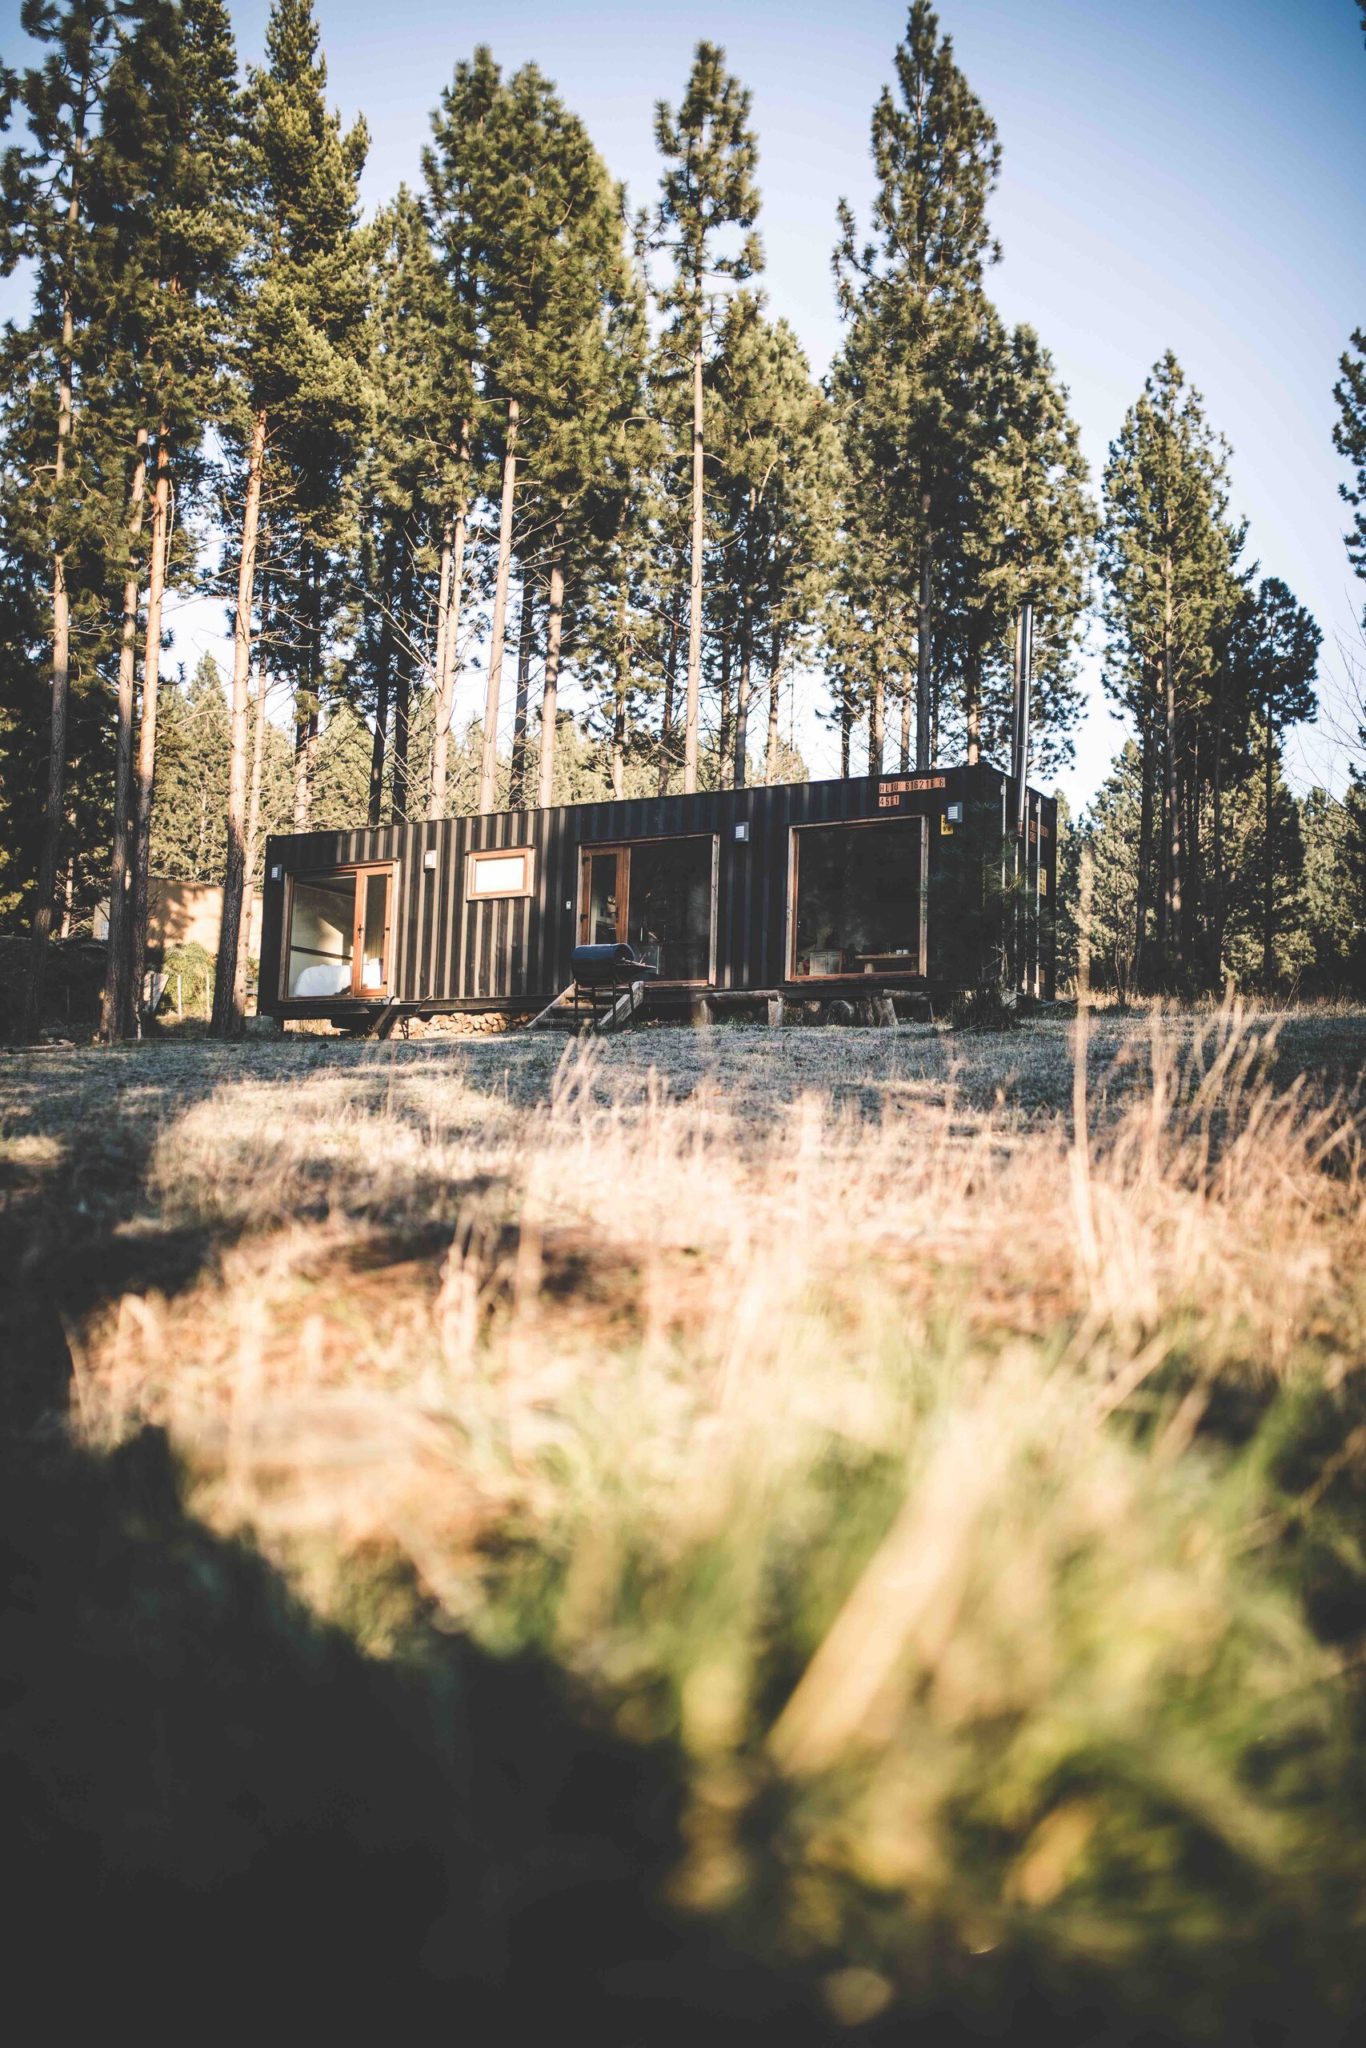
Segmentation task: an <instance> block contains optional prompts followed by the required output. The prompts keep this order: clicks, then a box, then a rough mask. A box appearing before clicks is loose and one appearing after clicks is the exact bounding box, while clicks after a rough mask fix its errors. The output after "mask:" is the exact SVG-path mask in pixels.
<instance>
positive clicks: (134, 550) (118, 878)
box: [100, 427, 147, 1045]
mask: <svg viewBox="0 0 1366 2048" xmlns="http://www.w3.org/2000/svg"><path fill="white" fill-rule="evenodd" d="M146 495H147V429H146V427H139V428H138V431H137V438H136V440H135V442H134V444H133V471H132V476H131V478H130V480H129V485H128V573H127V575H126V576H125V577H124V579H123V625H122V628H121V630H120V634H119V684H118V710H117V720H118V723H117V726H116V729H115V737H114V845H113V852H112V857H111V860H110V864H109V933H108V949H107V952H106V955H105V964H104V998H103V1001H102V1003H101V1005H100V1037H101V1038H102V1039H103V1040H104V1042H105V1044H106V1045H112V1044H113V1043H114V1041H115V1040H116V1039H119V1038H126V1037H127V1036H128V1033H129V1031H130V1030H131V1029H132V1005H131V1003H130V1002H129V1000H128V916H129V912H130V910H131V908H132V905H131V903H130V902H129V885H130V883H131V882H132V867H131V865H130V862H129V859H128V852H129V840H130V835H131V832H132V829H133V822H132V815H131V813H132V807H133V806H132V792H133V695H134V683H135V680H136V668H137V633H138V596H139V593H140V591H141V588H142V577H141V573H140V570H141V563H140V547H139V543H140V542H141V539H142V513H143V502H144V500H145V498H146Z"/></svg>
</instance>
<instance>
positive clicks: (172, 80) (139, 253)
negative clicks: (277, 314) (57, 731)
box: [92, 0, 241, 1038]
mask: <svg viewBox="0 0 1366 2048" xmlns="http://www.w3.org/2000/svg"><path fill="white" fill-rule="evenodd" d="M236 129H237V89H236V54H235V50H234V47H233V39H232V31H231V27H230V25H229V22H228V17H227V13H226V10H225V8H224V7H223V5H222V4H221V0H161V4H159V5H151V6H149V7H148V8H147V11H146V13H145V15H144V17H143V19H142V20H141V21H140V22H139V24H138V26H137V28H136V30H135V32H134V33H132V34H131V35H129V36H128V37H127V39H126V40H125V42H124V44H123V47H122V48H121V50H120V52H119V55H118V58H117V60H116V61H115V63H114V65H113V67H112V69H111V72H110V77H109V82H108V87H107V90H106V94H105V103H104V110H103V123H102V132H101V137H100V144H99V147H98V149H97V151H96V155H95V161H94V173H95V176H94V196H93V207H92V211H93V213H94V217H95V219H96V221H97V223H98V225H99V227H100V229H101V230H102V231H103V232H104V233H106V234H107V235H108V237H109V239H110V243H111V266H112V268H113V270H114V272H115V275H116V277H117V279H118V285H117V290H116V293H115V294H114V296H113V298H112V300H111V302H110V304H109V305H108V307H107V308H106V311H105V315H104V318H103V320H102V323H101V324H102V330H103V332H102V343H103V350H104V354H105V359H106V364H110V363H116V364H117V365H118V366H119V369H118V373H117V375H118V379H119V380H120V381H121V383H122V386H123V388H122V390H121V391H120V392H119V397H120V399H121V401H122V403H123V404H124V405H125V406H126V409H127V414H128V418H129V422H130V426H131V440H132V447H131V451H130V452H131V458H132V462H131V481H130V487H129V492H128V498H129V511H128V520H127V525H128V549H127V561H126V565H125V573H124V577H123V630H122V644H121V648H120V658H119V683H118V710H117V741H116V764H117V765H116V795H115V809H114V836H113V851H112V861H111V876H110V895H109V948H108V966H107V972H106V978H105V992H104V1002H103V1009H102V1018H101V1028H102V1032H103V1035H104V1036H105V1037H106V1038H118V1037H122V1036H125V1035H127V1033H128V1032H129V1030H130V1029H131V1028H132V1024H133V1010H134V1004H135V1001H136V999H137V997H138V995H139V993H140V990H141V983H142V963H143V958H144V955H145V951H146V925H147V907H148V880H149V863H150V857H151V854H150V849H151V832H152V803H153V790H154V782H155V768H156V751H157V712H158V689H159V671H160V656H161V607H162V601H163V593H164V590H165V587H166V584H167V582H168V580H170V579H171V578H173V576H174V575H175V573H176V566H177V564H176V557H177V555H179V558H180V561H181V563H182V564H183V566H184V567H186V568H188V569H193V567H194V566H195V563H194V551H193V549H192V547H190V546H189V545H187V542H186V536H187V535H188V532H189V520H190V516H191V514H192V513H193V511H194V509H195V506H196V500H197V498H198V496H199V494H200V492H201V491H202V487H203V484H204V482H205V478H206V466H205V463H204V460H203V454H202V449H203V443H204V436H205V428H206V426H207V425H208V424H209V423H210V422H211V421H212V419H213V417H214V415H215V411H216V399H217V381H218V377H219V375H220V372H221V368H222V362H223V353H224V332H223V330H224V323H225V321H226V320H227V318H228V317H229V316H230V314H231V310H232V300H233V296H234V289H235V276H234V264H235V259H236V256H237V252H238V249H239V247H240V241H241V231H240V228H239V225H238V215H237V209H236V207H235V206H234V203H233V201H234V191H235V168H236V141H237V134H236ZM149 443H150V444H151V446H152V447H153V448H154V451H155V452H154V454H153V456H152V461H153V488H152V523H151V535H150V558H149V560H148V562H147V573H148V630H147V636H146V642H145V648H144V659H143V690H142V718H141V723H140V729H139V734H138V760H137V776H136V784H135V787H134V786H133V782H132V776H131V772H130V771H131V751H132V711H133V704H132V686H133V659H134V639H135V634H136V619H137V609H138V595H139V583H140V580H141V573H142V548H141V538H142V529H143V519H144V495H145V490H146V475H147V466H148V459H149ZM173 493H174V501H175V515H176V516H175V536H174V537H173V533H172V525H171V502H172V494H173Z"/></svg>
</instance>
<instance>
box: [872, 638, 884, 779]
mask: <svg viewBox="0 0 1366 2048" xmlns="http://www.w3.org/2000/svg"><path fill="white" fill-rule="evenodd" d="M886 710H887V679H886V677H885V676H884V675H883V673H882V662H881V658H880V657H879V658H878V663H877V670H876V673H875V674H874V676H873V693H872V695H871V697H870V698H869V700H868V773H869V774H870V775H881V773H882V733H883V725H884V722H885V718H886Z"/></svg>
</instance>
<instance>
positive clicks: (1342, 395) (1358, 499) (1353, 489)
mask: <svg viewBox="0 0 1366 2048" xmlns="http://www.w3.org/2000/svg"><path fill="white" fill-rule="evenodd" d="M1338 368H1339V370H1340V371H1341V375H1340V377H1339V379H1338V382H1337V383H1336V384H1335V385H1334V386H1333V396H1334V398H1335V399H1336V400H1337V403H1338V418H1337V420H1336V422H1335V424H1334V427H1333V446H1334V447H1335V448H1336V449H1337V451H1338V453H1339V455H1343V456H1345V457H1346V458H1347V460H1348V462H1350V463H1351V465H1352V472H1353V474H1352V481H1351V482H1350V483H1343V484H1339V485H1338V490H1339V493H1340V494H1341V496H1342V498H1343V500H1344V501H1345V502H1346V503H1347V504H1348V505H1350V506H1351V508H1352V525H1351V530H1350V532H1349V533H1348V534H1347V535H1346V536H1345V538H1346V542H1347V559H1348V561H1349V562H1350V563H1351V565H1352V567H1353V569H1354V570H1355V571H1356V573H1357V575H1358V576H1366V331H1363V329H1361V328H1357V330H1356V331H1355V333H1354V334H1353V336H1352V341H1351V346H1350V348H1349V349H1348V351H1347V353H1346V354H1345V355H1343V357H1342V358H1341V360H1340V362H1339V364H1338ZM1363 619H1366V612H1363Z"/></svg>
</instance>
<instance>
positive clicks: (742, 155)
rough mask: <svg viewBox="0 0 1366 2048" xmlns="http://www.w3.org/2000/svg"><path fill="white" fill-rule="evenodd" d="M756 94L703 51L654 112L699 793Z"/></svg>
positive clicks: (719, 57)
mask: <svg viewBox="0 0 1366 2048" xmlns="http://www.w3.org/2000/svg"><path fill="white" fill-rule="evenodd" d="M749 115H750V95H749V93H748V92H747V91H746V90H745V89H744V87H743V86H741V85H740V84H739V82H738V80H736V79H734V78H732V77H731V76H730V75H729V73H728V72H727V71H726V68H725V52H724V51H723V50H720V49H718V48H717V46H716V45H715V44H714V43H705V42H703V43H699V44H698V46H697V50H696V54H695V55H694V58H693V68H692V72H691V75H690V77H689V79H688V87H687V91H686V92H685V94H684V96H683V100H682V102H681V104H680V106H679V109H678V112H677V114H676V115H675V114H674V112H673V111H672V109H671V108H670V107H669V106H667V105H666V104H665V103H664V102H662V101H661V102H660V104H659V106H658V107H657V109H656V112H655V140H656V142H657V144H658V147H659V150H660V154H661V155H662V156H663V157H664V159H665V170H664V174H663V178H662V180H661V192H660V202H659V210H658V214H657V217H656V223H655V234H654V245H655V247H656V248H659V249H663V250H667V252H668V253H669V255H670V257H671V259H672V262H673V273H674V274H673V277H672V279H671V281H670V283H669V285H668V287H667V288H666V289H665V291H664V292H663V293H662V294H661V298H660V304H661V307H662V308H663V310H664V311H665V312H666V313H667V314H668V315H669V316H670V320H669V329H668V336H669V341H670V343H671V345H672V348H673V351H674V353H675V354H676V355H677V356H679V357H681V358H685V359H686V360H687V361H688V362H689V363H690V365H691V370H692V494H691V506H692V526H691V535H690V577H689V589H688V672H687V673H688V684H687V691H688V694H687V713H686V723H685V727H684V742H683V787H684V789H685V790H692V789H696V787H697V763H698V735H699V719H700V707H701V688H702V572H703V550H704V546H705V469H704V465H705V445H704V432H703V429H704V412H703V407H704V398H703V385H704V372H705V362H706V355H707V342H708V334H709V326H710V323H711V317H712V299H713V290H712V286H713V281H714V280H715V279H717V278H728V279H730V280H731V281H732V282H733V283H741V282H743V281H744V279H746V278H748V277H752V276H753V274H754V272H755V271H756V270H757V269H758V267H759V264H760V260H761V258H760V248H759V241H758V237H757V236H756V235H755V234H754V232H753V228H754V223H755V221H756V220H757V218H758V214H759V191H758V186H757V185H756V183H755V172H756V170H757V168H758V146H757V144H756V142H755V139H754V135H753V132H752V130H751V129H750V126H749Z"/></svg>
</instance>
